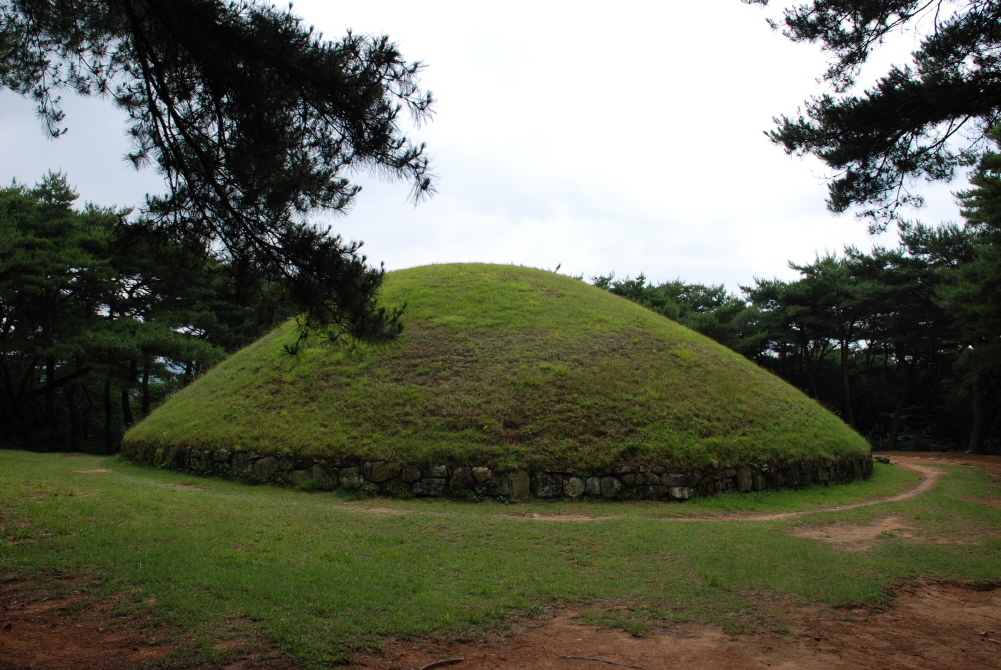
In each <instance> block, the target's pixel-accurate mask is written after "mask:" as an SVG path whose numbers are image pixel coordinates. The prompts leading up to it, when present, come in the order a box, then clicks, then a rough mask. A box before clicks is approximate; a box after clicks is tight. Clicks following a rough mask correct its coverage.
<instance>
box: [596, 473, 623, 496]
mask: <svg viewBox="0 0 1001 670" xmlns="http://www.w3.org/2000/svg"><path fill="white" fill-rule="evenodd" d="M621 491H622V482H620V481H619V480H618V479H616V478H615V477H602V478H601V497H602V498H614V497H616V496H618V495H619V493H620V492H621Z"/></svg>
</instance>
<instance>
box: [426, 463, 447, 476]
mask: <svg viewBox="0 0 1001 670" xmlns="http://www.w3.org/2000/svg"><path fill="white" fill-rule="evenodd" d="M421 476H422V477H427V478H428V479H445V477H448V468H447V467H446V466H444V465H435V466H433V467H430V468H428V469H427V470H425V471H424V472H423V473H421Z"/></svg>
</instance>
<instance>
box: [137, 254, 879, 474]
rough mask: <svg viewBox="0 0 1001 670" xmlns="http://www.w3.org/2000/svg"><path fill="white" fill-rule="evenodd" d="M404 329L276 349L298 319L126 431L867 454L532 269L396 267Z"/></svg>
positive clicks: (496, 447) (829, 423) (573, 452)
mask: <svg viewBox="0 0 1001 670" xmlns="http://www.w3.org/2000/svg"><path fill="white" fill-rule="evenodd" d="M382 302H383V303H384V304H385V305H387V306H396V305H401V304H403V303H406V305H407V310H406V313H405V315H404V317H403V323H404V327H405V330H404V332H403V334H402V335H401V336H400V337H399V338H398V340H397V341H396V342H394V343H393V344H390V345H382V346H378V347H366V346H363V345H361V346H355V347H350V348H349V347H335V346H331V345H326V344H324V345H317V346H314V347H307V348H306V349H304V350H303V351H302V352H301V353H300V355H299V356H298V357H297V358H290V357H288V356H285V355H283V350H284V347H285V345H288V344H290V343H291V342H292V341H293V339H294V338H295V336H296V334H295V325H294V324H293V323H289V324H286V325H285V326H283V327H281V328H279V329H277V330H276V331H275V332H273V333H271V334H270V335H268V336H266V337H264V338H263V339H261V340H259V341H258V342H256V343H254V344H253V345H251V346H249V347H247V348H246V349H243V350H242V351H240V352H238V353H237V354H235V355H233V356H232V357H230V358H229V359H228V360H226V361H224V362H223V363H221V364H219V365H218V366H217V367H216V368H214V369H213V370H211V371H210V372H208V373H207V374H206V375H204V376H203V377H202V378H201V379H199V380H198V381H196V382H195V383H193V384H192V385H191V386H190V387H188V388H187V389H185V390H184V391H182V392H180V393H178V394H177V395H176V396H174V397H173V398H171V399H170V400H169V401H167V402H166V403H165V404H164V405H163V406H162V407H160V408H159V409H158V410H156V411H155V412H153V414H151V415H150V416H149V417H148V418H147V419H146V420H145V421H143V422H142V423H141V424H139V425H138V426H136V427H135V428H133V429H132V430H131V431H129V433H128V434H127V435H126V436H125V441H126V443H133V444H138V443H143V444H150V443H156V444H158V445H176V446H192V447H198V448H200V449H216V448H226V449H231V450H252V451H256V452H258V453H260V454H268V455H276V456H277V455H293V456H302V455H311V456H319V457H326V458H331V459H341V460H344V459H358V460H389V461H397V462H414V463H432V462H452V463H458V462H462V463H468V464H482V465H488V466H491V467H495V468H496V467H499V468H505V467H514V466H521V467H530V468H550V469H551V468H558V467H567V468H601V467H607V466H610V465H612V464H621V463H629V464H638V465H639V464H659V465H663V466H669V467H678V468H683V467H704V466H707V465H710V464H713V463H714V462H718V463H717V465H723V466H727V465H736V464H747V463H764V462H788V461H790V460H798V459H822V458H838V457H841V456H845V455H849V454H860V453H866V452H868V445H867V444H866V442H865V441H864V440H863V439H862V438H861V437H860V436H858V435H857V434H856V433H854V432H853V431H852V430H850V429H849V428H848V427H847V426H845V424H844V423H842V421H841V420H840V419H838V418H837V417H836V416H834V415H833V414H831V413H830V412H828V411H827V410H825V409H823V408H822V407H820V406H819V405H818V404H817V403H815V402H814V401H812V400H810V399H809V398H807V397H806V396H805V395H804V394H802V393H801V392H800V391H798V390H796V389H795V388H793V387H792V386H790V385H788V384H786V383H785V382H783V381H782V380H780V379H779V378H778V377H775V376H773V375H771V374H769V373H768V372H765V371H764V370H762V369H760V368H758V367H757V366H756V365H754V364H753V363H751V362H749V361H747V360H746V359H744V358H743V357H741V356H739V355H738V354H736V353H734V352H732V351H730V350H728V349H726V348H725V347H723V346H721V345H719V344H717V343H715V342H713V341H712V340H709V339H708V338H706V337H703V336H701V335H699V334H697V333H694V332H692V331H691V330H688V329H687V328H685V327H683V326H681V325H679V324H677V323H674V322H672V321H670V320H668V319H665V318H664V317H662V316H659V315H657V314H655V313H653V312H651V311H649V310H647V309H645V308H643V307H641V306H639V305H637V304H635V303H632V302H630V301H628V300H625V299H624V298H620V297H618V296H615V295H612V294H610V293H607V292H605V291H602V290H600V289H598V288H596V287H594V286H590V285H588V284H586V283H584V282H582V281H579V280H577V279H573V278H571V277H566V276H563V275H558V274H554V273H552V272H546V271H542V270H535V269H531V268H525V267H515V266H504V265H485V264H452V265H432V266H425V267H418V268H413V269H409V270H400V271H396V272H392V273H389V274H387V276H386V280H385V286H384V287H383V291H382Z"/></svg>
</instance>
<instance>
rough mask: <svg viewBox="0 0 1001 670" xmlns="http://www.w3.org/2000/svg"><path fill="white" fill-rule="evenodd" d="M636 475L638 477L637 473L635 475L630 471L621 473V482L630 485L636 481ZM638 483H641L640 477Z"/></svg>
mask: <svg viewBox="0 0 1001 670" xmlns="http://www.w3.org/2000/svg"><path fill="white" fill-rule="evenodd" d="M637 477H639V475H635V474H633V473H631V472H629V473H626V474H624V475H622V483H623V484H625V485H626V486H632V485H633V484H635V483H636V478H637ZM640 483H641V484H642V483H643V480H642V479H640Z"/></svg>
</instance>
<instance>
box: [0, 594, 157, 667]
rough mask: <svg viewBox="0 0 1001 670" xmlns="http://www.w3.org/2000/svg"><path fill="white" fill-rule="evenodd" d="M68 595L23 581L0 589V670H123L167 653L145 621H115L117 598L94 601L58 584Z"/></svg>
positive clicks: (119, 619) (117, 619)
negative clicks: (30, 669) (41, 588)
mask: <svg viewBox="0 0 1001 670" xmlns="http://www.w3.org/2000/svg"><path fill="white" fill-rule="evenodd" d="M60 581H61V582H62V584H63V586H64V589H60V591H65V590H67V589H68V590H69V595H56V592H55V591H53V590H51V589H49V590H40V589H38V588H37V587H36V586H35V585H33V584H29V583H26V582H21V581H7V582H5V583H2V584H0V670H26V669H27V668H33V669H35V670H43V669H44V670H49V669H51V670H91V669H96V668H101V670H125V669H127V668H138V667H140V666H141V665H143V664H144V663H146V662H147V661H151V660H154V659H158V658H161V657H163V656H165V655H166V654H167V653H168V652H169V651H170V649H169V647H167V646H166V645H164V644H163V642H162V640H161V639H160V637H159V635H158V634H157V632H156V631H151V630H150V629H149V627H148V625H144V624H146V622H144V621H135V620H126V619H122V618H117V617H115V616H114V614H113V609H114V607H115V604H116V603H117V599H115V598H105V599H100V600H99V599H96V598H93V597H91V596H87V595H84V594H83V593H82V592H81V591H80V590H78V589H76V588H74V587H75V586H86V584H85V583H84V582H83V580H79V579H63V580H60Z"/></svg>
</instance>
